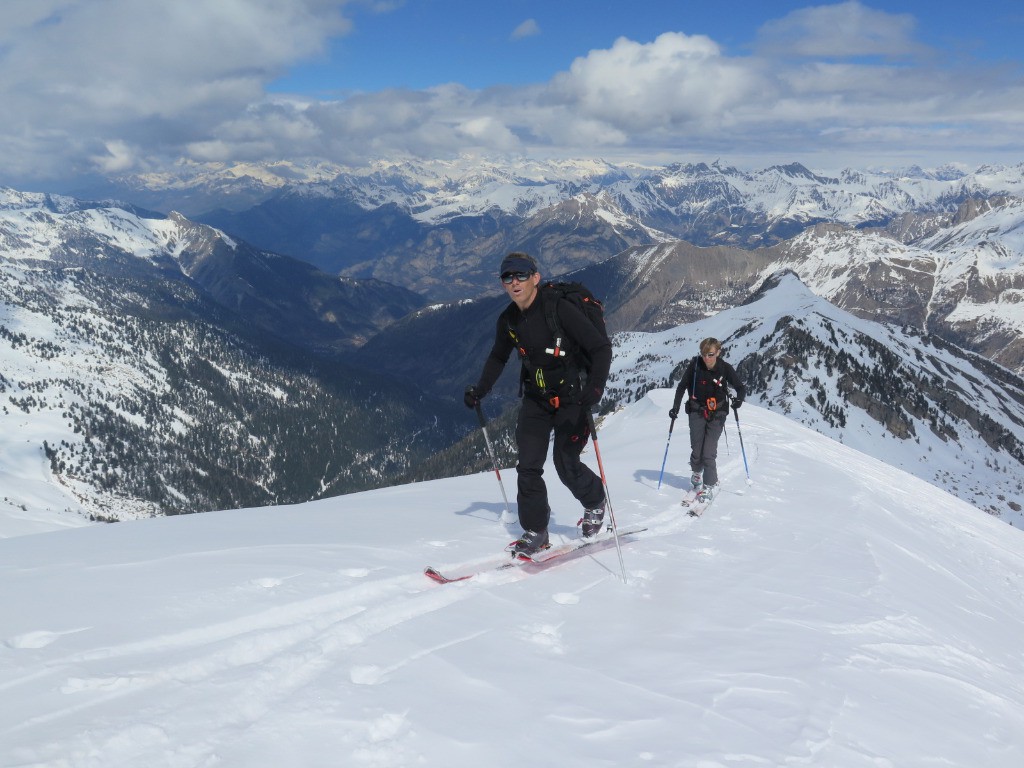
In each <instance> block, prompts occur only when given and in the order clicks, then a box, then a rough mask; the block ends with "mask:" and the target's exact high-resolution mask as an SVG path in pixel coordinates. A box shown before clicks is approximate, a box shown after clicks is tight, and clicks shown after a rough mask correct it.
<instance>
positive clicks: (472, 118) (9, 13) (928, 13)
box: [0, 0, 1024, 189]
mask: <svg viewBox="0 0 1024 768" xmlns="http://www.w3.org/2000/svg"><path fill="white" fill-rule="evenodd" d="M1022 5H1024V4H1021V3H1019V2H1016V1H1015V2H1010V1H1009V0H996V1H990V2H984V1H982V2H976V3H974V4H964V3H952V2H945V1H940V0H933V2H923V1H921V2H897V1H896V0H871V1H870V2H869V1H868V0H843V1H841V2H823V1H819V3H817V4H815V3H806V2H789V0H771V1H768V0H760V1H759V2H755V1H753V0H733V2H730V3H728V4H727V5H722V4H716V3H709V2H707V0H702V2H688V1H685V0H679V1H675V2H672V1H669V0H635V1H634V2H633V3H632V4H627V3H625V2H606V1H605V0H589V1H587V2H585V1H584V0H558V1H557V2H554V1H552V0H546V1H545V2H541V1H540V0H507V1H506V2H497V1H495V2H482V1H481V0H244V1H243V0H232V1H231V2H228V0H225V1H224V2H216V3H212V2H209V0H175V2H174V3H144V2H139V0H4V2H3V3H0V103H3V104H4V118H5V119H4V120H3V121H0V184H4V185H9V186H16V187H20V188H37V189H50V188H54V187H60V186H61V185H64V186H67V185H69V184H71V183H72V182H73V181H74V180H75V179H79V178H83V177H96V176H119V175H130V174H136V173H159V172H164V171H166V170H167V169H169V168H180V167H181V166H182V165H183V164H184V165H186V166H189V165H191V164H197V163H198V164H203V163H211V162H213V163H224V164H233V163H251V162H277V161H295V162H304V161H309V160H318V161H326V162H331V163H336V164H341V165H349V166H361V165H366V164H368V163H370V162H371V161H374V160H378V159H404V158H416V157H427V158H445V157H452V156H456V155H463V156H465V155H470V156H491V157H493V156H502V155H505V156H517V157H527V158H534V159H584V158H603V159H607V160H610V161H614V162H638V163H647V164H662V163H667V162H694V161H711V160H715V159H721V160H724V161H727V162H730V163H732V164H735V165H738V166H741V167H754V168H757V167H764V166H766V165H770V164H774V163H779V162H794V161H795V162H802V163H804V164H805V165H807V166H808V167H810V168H812V169H815V170H822V171H835V170H838V169H841V168H844V167H853V168H863V169H878V168H883V167H902V166H907V165H911V164H919V165H923V166H926V167H935V166H938V165H944V164H958V165H961V166H964V167H967V168H969V169H973V168H976V167H977V166H979V165H981V164H985V163H997V164H1014V165H1015V164H1018V163H1021V162H1024V151H1022V140H1021V136H1022V135H1024V131H1022V127H1024V57H1022V53H1021V48H1022V46H1021V45H1020V44H1019V40H1020V39H1022V38H1024V9H1022Z"/></svg>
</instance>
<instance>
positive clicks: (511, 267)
mask: <svg viewBox="0 0 1024 768" xmlns="http://www.w3.org/2000/svg"><path fill="white" fill-rule="evenodd" d="M537 271H538V270H537V262H536V261H534V259H533V257H532V256H529V255H527V254H525V253H510V254H509V255H508V256H506V257H505V258H504V259H502V260H501V268H500V269H499V270H498V274H499V275H504V274H505V273H506V272H537Z"/></svg>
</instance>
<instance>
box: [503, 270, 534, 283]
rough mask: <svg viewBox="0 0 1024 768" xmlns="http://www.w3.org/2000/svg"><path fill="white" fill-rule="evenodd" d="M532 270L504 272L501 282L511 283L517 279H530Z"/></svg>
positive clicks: (524, 280)
mask: <svg viewBox="0 0 1024 768" xmlns="http://www.w3.org/2000/svg"><path fill="white" fill-rule="evenodd" d="M532 274H533V272H506V273H505V274H503V275H502V276H501V282H503V283H504V284H505V285H512V281H513V280H518V281H519V282H520V283H525V282H526V281H527V280H529V279H530V275H532Z"/></svg>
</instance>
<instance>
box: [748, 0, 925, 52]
mask: <svg viewBox="0 0 1024 768" xmlns="http://www.w3.org/2000/svg"><path fill="white" fill-rule="evenodd" d="M915 26H916V22H915V19H914V17H913V16H911V15H910V14H905V13H904V14H893V13H886V12H885V11H877V10H874V9H871V8H868V7H867V6H865V5H862V4H861V3H859V2H857V1H856V0H849V2H845V3H839V4H837V5H821V6H815V7H811V8H802V9H800V10H796V11H793V12H791V13H789V14H788V15H786V16H785V17H783V18H781V19H777V20H774V21H769V22H767V23H766V24H764V25H763V26H762V27H761V29H760V31H759V32H758V38H757V45H758V49H759V52H760V53H761V54H762V55H771V56H807V57H823V58H834V57H840V58H847V57H857V56H893V57H903V56H909V55H912V54H919V53H922V52H923V51H924V50H925V49H924V47H923V46H921V45H919V44H918V43H916V42H915V41H914V39H913V32H914V28H915Z"/></svg>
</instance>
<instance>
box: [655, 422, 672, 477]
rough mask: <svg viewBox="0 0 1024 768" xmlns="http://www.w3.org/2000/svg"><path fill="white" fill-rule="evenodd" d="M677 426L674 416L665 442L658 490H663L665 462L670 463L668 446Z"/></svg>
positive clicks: (669, 424)
mask: <svg viewBox="0 0 1024 768" xmlns="http://www.w3.org/2000/svg"><path fill="white" fill-rule="evenodd" d="M675 425H676V419H675V417H674V416H673V417H672V421H670V422H669V423H668V440H666V441H665V456H664V458H662V460H661V474H660V475H658V490H659V491H660V490H661V479H662V478H663V477H664V476H665V462H666V461H668V444H669V443H671V442H672V428H673V427H674V426H675Z"/></svg>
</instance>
